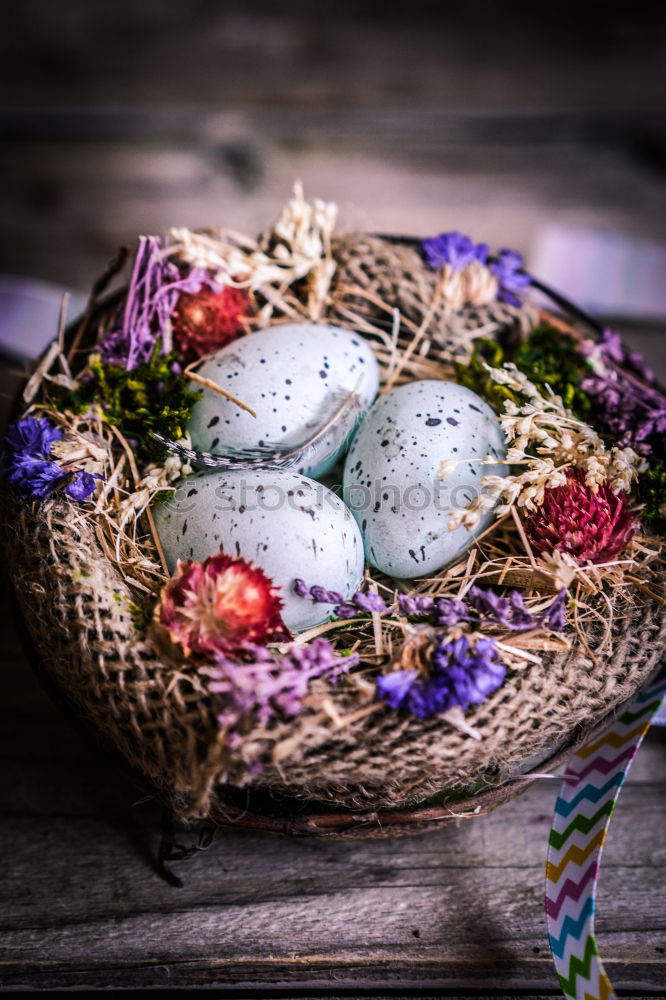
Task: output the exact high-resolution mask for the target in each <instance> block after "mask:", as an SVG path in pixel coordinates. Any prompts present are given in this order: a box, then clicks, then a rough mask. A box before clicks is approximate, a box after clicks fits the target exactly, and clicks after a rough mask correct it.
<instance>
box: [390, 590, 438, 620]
mask: <svg viewBox="0 0 666 1000" xmlns="http://www.w3.org/2000/svg"><path fill="white" fill-rule="evenodd" d="M434 606H435V599H434V597H430V595H429V594H413V595H410V594H398V607H399V609H400V612H401V614H403V615H427V614H429V613H430V612H431V611H432V609H433V607H434Z"/></svg>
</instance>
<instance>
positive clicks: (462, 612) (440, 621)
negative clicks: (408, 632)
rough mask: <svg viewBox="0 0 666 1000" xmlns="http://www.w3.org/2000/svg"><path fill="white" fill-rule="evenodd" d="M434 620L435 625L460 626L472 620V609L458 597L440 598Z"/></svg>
mask: <svg viewBox="0 0 666 1000" xmlns="http://www.w3.org/2000/svg"><path fill="white" fill-rule="evenodd" d="M432 619H433V622H434V624H435V625H448V626H451V625H458V624H459V623H460V622H468V621H469V620H470V609H469V608H468V607H467V606H466V605H465V604H464V603H463V602H462V601H459V600H458V599H457V598H456V597H438V598H437V600H436V601H435V606H434V609H433V614H432Z"/></svg>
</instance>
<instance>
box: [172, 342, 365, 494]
mask: <svg viewBox="0 0 666 1000" xmlns="http://www.w3.org/2000/svg"><path fill="white" fill-rule="evenodd" d="M199 374H201V375H203V376H204V377H205V378H208V379H211V381H213V382H215V383H216V384H217V385H219V386H221V387H222V388H223V389H227V390H228V391H229V392H231V393H233V395H234V396H236V397H237V398H238V399H240V400H242V401H243V402H244V403H245V404H246V405H247V406H249V407H250V408H251V409H253V410H254V411H255V413H256V414H257V415H256V417H253V416H252V415H251V414H249V413H246V412H245V411H244V410H241V409H239V407H238V406H236V404H235V403H232V402H230V401H229V400H227V399H225V398H224V397H223V396H220V395H219V394H218V393H216V392H213V391H212V390H210V389H205V390H204V392H203V396H202V398H201V400H200V401H199V402H198V403H197V404H196V406H195V407H194V410H193V411H192V417H191V420H190V424H189V427H188V430H189V432H190V436H191V438H192V444H193V445H194V447H195V448H196V449H197V450H199V451H205V452H216V451H217V452H219V451H224V449H225V448H257V447H266V448H289V447H295V446H297V445H300V444H301V443H302V442H303V441H305V440H306V439H307V438H308V437H310V436H311V435H312V433H313V432H314V431H316V430H317V428H318V427H321V426H322V425H323V424H324V423H325V422H326V420H327V419H328V418H329V417H330V416H331V415H332V414H333V413H334V412H335V410H336V408H337V407H338V406H339V404H340V401H341V398H342V397H343V396H344V394H346V393H349V392H351V391H352V390H353V389H355V388H356V387H357V386H358V394H359V397H360V400H361V412H364V410H365V409H367V407H368V406H369V405H370V403H371V402H372V401H373V400H374V398H375V396H376V395H377V388H378V385H379V367H378V365H377V361H376V359H375V356H374V354H373V352H372V348H371V347H370V345H369V343H368V342H367V341H366V340H364V339H363V337H361V336H359V334H357V333H352V332H351V331H349V330H343V329H342V328H341V327H335V326H324V325H317V324H312V323H287V324H284V325H280V326H273V327H270V328H268V329H266V330H258V331H257V332H256V333H251V334H249V335H248V336H246V337H241V338H240V339H239V340H236V341H234V342H233V343H231V344H227V345H226V347H223V348H222V349H221V350H219V351H218V352H217V354H215V355H214V356H213V357H212V358H210V359H209V360H208V361H206V362H205V363H204V364H203V365H202V366H201V367H200V368H199ZM347 436H348V435H347V434H344V433H342V434H341V433H340V431H339V429H336V428H335V427H333V428H331V432H330V433H329V434H327V435H326V436H325V437H324V438H322V439H321V440H320V441H318V442H317V443H316V445H315V446H314V447H313V449H312V451H311V452H309V453H308V455H307V457H306V459H305V460H304V462H303V464H302V465H301V467H300V468H299V470H298V471H300V472H303V473H304V474H306V475H309V476H320V475H323V474H324V473H325V472H327V471H328V470H329V469H330V468H331V466H332V465H333V464H334V463H335V461H336V458H337V457H338V455H339V454H340V452H341V449H342V447H343V446H344V442H345V439H346V438H347Z"/></svg>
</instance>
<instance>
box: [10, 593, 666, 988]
mask: <svg viewBox="0 0 666 1000" xmlns="http://www.w3.org/2000/svg"><path fill="white" fill-rule="evenodd" d="M2 635H3V648H4V657H3V665H2V689H3V693H4V697H3V700H2V708H1V709H0V856H2V858H3V879H2V888H1V890H0V893H1V897H0V898H1V905H0V920H1V922H2V939H1V941H0V956H1V957H0V984H1V986H2V988H3V989H6V990H10V989H19V988H26V987H28V988H32V989H56V988H70V989H71V988H75V987H76V988H84V987H85V988H88V989H94V988H98V989H99V988H103V987H115V988H117V989H120V988H126V987H135V988H137V987H143V988H148V987H151V988H157V987H162V988H167V987H168V988H169V989H173V988H181V989H184V988H188V989H189V988H193V987H210V988H213V987H214V988H215V990H216V994H217V995H219V996H226V995H232V994H233V995H234V996H245V995H247V996H273V995H275V996H287V997H293V996H310V997H320V996H327V997H331V996H340V997H342V996H359V995H368V993H370V995H377V996H396V995H397V996H405V997H407V996H424V995H429V996H432V995H438V996H441V995H447V996H463V995H464V996H482V997H491V996H492V997H510V996H516V995H518V994H519V995H520V996H525V995H528V994H529V995H539V996H544V995H555V996H557V995H558V990H557V982H556V979H555V974H554V972H553V968H552V963H551V958H550V953H549V949H548V941H547V937H546V927H545V917H544V905H543V895H544V865H545V852H546V843H547V838H548V830H549V824H550V820H551V815H552V810H553V805H554V802H555V796H556V794H557V787H558V782H557V781H548V780H544V781H542V782H541V783H540V784H537V785H535V786H533V787H531V788H530V789H529V790H528V791H527V792H526V793H525V794H524V795H523V796H521V797H519V798H517V799H516V800H515V801H514V802H512V803H510V804H508V805H506V806H504V807H502V808H501V809H499V810H497V811H496V812H495V813H492V814H490V815H488V816H484V817H479V818H477V819H474V820H472V821H471V822H470V821H467V822H461V824H460V825H459V826H457V827H451V828H447V829H444V830H438V831H434V832H433V833H430V834H422V835H418V836H414V837H408V838H404V839H398V840H393V839H391V840H383V841H344V842H338V841H311V840H286V839H281V838H273V837H268V836H257V835H250V834H244V833H240V832H239V833H237V834H234V833H225V834H223V835H221V836H219V837H217V838H216V839H215V841H214V844H213V846H212V847H211V848H210V849H209V850H208V851H206V852H204V853H201V854H200V855H197V856H196V857H195V858H194V860H192V861H189V862H187V863H181V864H175V863H174V864H173V865H172V866H171V867H172V869H173V871H174V872H175V873H177V874H178V875H180V876H181V878H182V879H183V882H184V885H183V887H182V888H174V887H172V886H170V885H168V884H167V883H166V882H165V881H164V880H163V879H162V878H161V877H160V876H159V875H158V873H157V870H156V865H155V860H154V859H155V856H156V850H157V847H158V843H159V838H160V822H161V816H160V810H159V808H158V806H157V805H156V804H155V803H154V802H151V801H149V800H146V799H145V797H142V795H141V793H139V792H138V791H137V790H136V789H135V788H134V787H133V786H132V785H131V784H130V783H129V782H128V781H127V780H126V779H125V777H124V776H123V775H121V774H120V773H119V772H117V771H116V770H115V769H114V767H113V766H112V765H111V764H110V763H109V762H108V760H107V759H106V758H105V757H103V756H101V755H100V754H99V753H98V752H97V751H95V750H92V749H91V748H90V746H89V745H88V744H87V743H86V742H84V741H83V740H82V739H81V738H80V737H79V736H78V735H77V734H76V733H75V732H74V731H73V730H72V729H71V728H70V727H69V726H68V724H67V723H66V721H65V720H64V718H63V717H62V716H61V714H60V713H59V712H58V710H56V708H55V707H54V706H53V705H52V703H51V702H50V700H49V698H48V697H47V695H46V694H45V693H44V691H43V690H42V688H41V686H40V685H39V683H38V681H37V680H36V678H35V676H34V674H33V673H32V671H31V670H30V668H29V667H28V664H27V662H26V659H25V657H24V655H23V653H22V650H21V647H20V645H19V641H18V637H17V635H16V631H15V628H14V623H13V622H12V618H11V615H10V614H7V613H5V615H4V616H3V619H2ZM665 826H666V730H654V731H653V732H652V734H651V735H650V736H649V737H648V739H647V740H646V743H645V745H644V747H643V749H642V751H641V753H640V754H639V757H638V758H637V761H636V764H635V765H634V770H633V771H632V773H631V777H630V779H629V781H628V784H627V786H626V788H625V790H624V792H623V795H622V799H621V804H620V806H619V808H618V811H617V813H616V815H615V817H614V819H613V824H612V827H611V834H610V837H609V841H608V844H607V847H606V849H605V854H604V864H603V875H602V878H601V885H600V892H599V900H598V914H599V916H598V924H597V926H598V938H599V944H600V947H601V951H602V955H603V956H604V957H605V959H606V967H607V969H608V971H609V973H610V975H611V978H612V980H613V981H614V983H615V984H616V985H617V986H618V987H624V988H626V989H628V990H629V991H630V993H631V995H632V996H636V997H638V996H648V995H654V994H655V993H658V994H660V995H663V994H664V992H666V991H664V986H665V985H666V907H665V906H664V896H665V894H666V846H665V844H664V837H663V831H664V828H665ZM179 839H181V840H182V841H183V843H185V844H188V843H189V842H191V841H192V840H193V838H192V837H191V836H188V835H187V834H185V835H183V836H182V837H180V838H179ZM652 991H654V992H652ZM625 995H626V994H625Z"/></svg>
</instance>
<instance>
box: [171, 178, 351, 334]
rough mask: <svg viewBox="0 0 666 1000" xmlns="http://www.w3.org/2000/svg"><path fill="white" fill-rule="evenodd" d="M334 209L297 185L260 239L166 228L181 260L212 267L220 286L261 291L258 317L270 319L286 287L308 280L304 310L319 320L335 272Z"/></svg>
mask: <svg viewBox="0 0 666 1000" xmlns="http://www.w3.org/2000/svg"><path fill="white" fill-rule="evenodd" d="M337 211H338V210H337V206H336V205H335V204H334V203H333V202H324V201H321V200H320V199H318V198H315V199H314V201H313V202H312V203H310V202H307V201H306V200H305V197H304V195H303V188H302V185H301V184H300V183H296V184H295V185H294V195H293V197H292V198H291V199H290V200H289V201H288V202H287V204H286V205H285V206H284V208H283V209H282V212H281V214H280V217H279V218H278V220H277V222H276V223H275V225H274V226H273V228H272V229H271V230H270V231H269V232H268V233H267V234H266V236H265V237H264V239H263V240H262V241H261V243H258V242H256V241H254V240H250V239H248V238H247V237H245V236H241V235H239V234H238V233H234V232H231V231H230V230H226V229H220V230H216V231H211V232H207V233H193V232H191V231H190V230H189V229H184V228H178V229H172V230H171V231H170V239H171V248H172V250H173V252H174V253H175V256H176V257H177V258H178V259H179V260H182V261H184V262H186V263H188V264H190V265H191V266H192V267H203V268H206V269H207V270H209V271H212V272H213V273H214V274H215V275H216V277H217V279H218V281H219V282H220V283H221V284H223V285H234V286H236V287H242V288H249V289H252V290H256V289H262V291H263V292H264V293H265V294H266V298H267V299H268V302H267V305H266V306H265V307H264V309H263V310H262V313H261V318H262V320H268V319H269V318H270V316H271V315H272V313H273V311H274V304H275V302H276V300H278V299H279V298H280V297H281V296H282V295H283V292H284V289H285V288H286V287H288V286H290V285H292V284H293V283H294V282H296V281H301V280H303V279H307V303H306V310H307V314H308V316H309V317H310V318H311V319H318V318H319V317H320V316H321V315H322V313H323V310H324V306H325V304H326V300H327V297H328V291H329V287H330V284H331V279H332V277H333V274H334V272H335V266H336V265H335V261H334V260H333V257H332V254H331V235H332V233H333V229H334V227H335V221H336V218H337ZM271 289H272V290H273V294H271Z"/></svg>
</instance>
